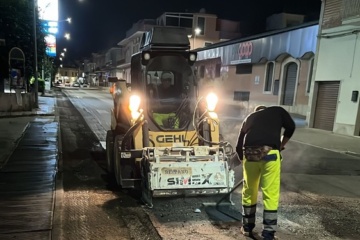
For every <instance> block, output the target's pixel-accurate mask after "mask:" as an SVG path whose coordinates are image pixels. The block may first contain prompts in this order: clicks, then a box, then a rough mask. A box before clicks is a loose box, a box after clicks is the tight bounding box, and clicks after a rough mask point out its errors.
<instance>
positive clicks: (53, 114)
mask: <svg viewBox="0 0 360 240" xmlns="http://www.w3.org/2000/svg"><path fill="white" fill-rule="evenodd" d="M36 116H40V117H52V116H55V113H20V114H15V115H11V114H10V115H0V118H18V117H36Z"/></svg>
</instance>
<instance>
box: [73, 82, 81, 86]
mask: <svg viewBox="0 0 360 240" xmlns="http://www.w3.org/2000/svg"><path fill="white" fill-rule="evenodd" d="M72 86H73V87H80V83H78V82H74V83H73V85H72Z"/></svg>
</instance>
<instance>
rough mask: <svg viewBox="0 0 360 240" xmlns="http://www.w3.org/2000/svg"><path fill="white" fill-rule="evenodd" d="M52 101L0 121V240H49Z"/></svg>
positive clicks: (54, 149) (54, 137)
mask: <svg viewBox="0 0 360 240" xmlns="http://www.w3.org/2000/svg"><path fill="white" fill-rule="evenodd" d="M54 100H55V99H54V98H53V97H40V98H39V104H40V108H39V109H35V110H34V111H31V112H16V113H11V114H7V115H6V114H5V113H2V114H0V116H2V117H3V118H1V119H0V124H1V125H0V133H1V135H0V136H1V137H0V142H1V143H5V144H4V145H2V146H5V148H1V149H0V196H1V200H0V239H51V234H52V232H51V231H52V228H53V212H54V203H55V194H54V193H55V191H54V190H55V187H56V185H55V181H56V173H57V165H58V164H57V162H58V121H57V120H56V118H55V116H54V114H55V111H54V109H55V108H54V103H55V102H54Z"/></svg>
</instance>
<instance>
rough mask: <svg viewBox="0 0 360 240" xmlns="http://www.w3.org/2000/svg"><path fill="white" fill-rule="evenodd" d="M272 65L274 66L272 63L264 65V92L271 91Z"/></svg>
mask: <svg viewBox="0 0 360 240" xmlns="http://www.w3.org/2000/svg"><path fill="white" fill-rule="evenodd" d="M274 65H275V64H274V63H273V62H269V63H268V64H266V75H265V86H264V91H265V92H270V91H271V87H272V81H273V76H274Z"/></svg>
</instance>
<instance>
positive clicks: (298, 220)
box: [55, 89, 360, 239]
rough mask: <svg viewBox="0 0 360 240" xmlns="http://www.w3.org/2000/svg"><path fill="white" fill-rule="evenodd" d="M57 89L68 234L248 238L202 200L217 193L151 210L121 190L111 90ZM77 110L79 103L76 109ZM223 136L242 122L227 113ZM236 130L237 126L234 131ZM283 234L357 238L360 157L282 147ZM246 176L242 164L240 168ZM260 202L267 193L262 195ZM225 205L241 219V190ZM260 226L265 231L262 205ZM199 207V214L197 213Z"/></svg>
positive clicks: (232, 137)
mask: <svg viewBox="0 0 360 240" xmlns="http://www.w3.org/2000/svg"><path fill="white" fill-rule="evenodd" d="M62 91H63V93H61V92H58V93H57V108H58V113H59V115H60V126H61V138H62V149H63V150H62V151H63V161H62V164H63V166H62V168H63V188H64V192H63V204H62V207H61V208H60V210H59V211H57V212H55V216H56V215H58V216H59V215H60V219H61V229H62V232H61V234H60V235H61V236H62V237H63V239H98V238H99V236H102V237H101V238H102V239H245V238H244V237H243V236H241V235H240V231H239V229H240V226H241V224H240V222H239V221H236V220H234V219H232V221H230V220H229V219H226V220H224V219H219V218H216V217H217V213H216V212H215V213H214V212H210V211H206V209H204V208H203V207H202V203H204V202H216V201H217V200H218V199H217V198H216V197H201V198H198V197H196V198H182V197H181V198H161V199H157V200H156V201H155V203H154V208H153V209H148V208H146V207H144V206H143V205H142V203H141V202H139V201H138V200H137V195H136V193H134V192H132V191H125V190H120V189H119V188H117V187H116V186H115V184H114V180H113V179H109V178H108V177H107V174H106V170H105V169H106V163H105V161H106V160H105V151H104V148H105V136H106V131H107V130H108V129H109V128H110V109H111V108H112V99H111V95H110V94H109V92H108V91H102V90H83V89H78V90H77V89H74V90H70V89H67V90H65V89H63V90H62ZM74 107H75V108H74ZM226 117H227V116H220V118H223V119H227V120H226V121H224V124H223V125H222V130H221V131H222V135H223V136H224V138H225V139H226V140H228V141H229V142H230V143H232V144H233V146H234V144H235V142H236V137H237V131H238V130H239V127H240V120H236V118H232V119H233V120H229V119H230V118H226ZM234 129H235V131H234ZM283 156H284V160H283V164H282V190H281V191H282V193H281V201H280V209H279V221H278V225H279V232H278V234H277V235H278V237H279V238H280V239H358V235H359V234H360V228H359V226H360V200H359V199H360V198H359V197H360V195H359V190H358V182H359V179H360V177H359V175H360V158H359V157H354V156H350V155H345V154H341V153H336V152H333V151H329V150H327V149H321V148H318V147H314V146H312V145H309V144H304V143H301V142H298V141H291V142H289V144H288V145H287V148H286V150H285V151H284V152H283ZM235 170H236V181H240V180H241V175H242V174H241V166H238V167H237V168H236V169H235ZM259 199H260V200H261V195H260V198H259ZM232 200H233V202H234V203H235V205H234V206H232V207H231V208H230V209H227V211H228V212H230V213H231V215H232V216H234V217H235V218H239V216H240V208H241V205H240V203H241V189H240V188H239V189H237V190H236V191H235V193H234V194H233V198H232ZM258 203H259V204H258V211H257V215H256V216H257V223H258V224H257V226H256V229H255V230H256V231H257V232H260V231H261V224H260V223H261V220H262V203H261V201H259V202H258ZM199 210H200V211H199Z"/></svg>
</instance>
